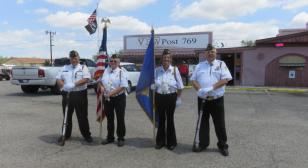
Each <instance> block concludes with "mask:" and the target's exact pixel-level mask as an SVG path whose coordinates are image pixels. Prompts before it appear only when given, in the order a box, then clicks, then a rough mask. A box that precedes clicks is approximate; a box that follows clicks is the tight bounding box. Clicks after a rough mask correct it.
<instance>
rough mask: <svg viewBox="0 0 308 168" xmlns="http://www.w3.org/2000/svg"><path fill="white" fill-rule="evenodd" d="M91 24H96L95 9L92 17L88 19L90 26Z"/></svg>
mask: <svg viewBox="0 0 308 168" xmlns="http://www.w3.org/2000/svg"><path fill="white" fill-rule="evenodd" d="M93 22H96V9H95V10H94V11H93V13H92V15H91V16H90V17H89V18H88V23H89V24H92V23H93Z"/></svg>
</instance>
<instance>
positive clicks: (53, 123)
mask: <svg viewBox="0 0 308 168" xmlns="http://www.w3.org/2000/svg"><path fill="white" fill-rule="evenodd" d="M88 97H89V120H90V129H91V132H92V135H93V137H94V142H93V143H92V144H88V143H86V142H85V141H83V138H82V137H81V135H80V132H79V128H78V124H77V120H76V116H75V114H74V120H73V133H72V137H73V138H72V139H71V140H69V141H67V142H66V145H65V146H64V147H60V146H58V145H57V144H56V141H57V138H58V136H59V135H60V129H61V122H62V112H61V106H60V102H61V97H60V96H57V95H52V94H50V93H49V92H46V91H45V92H44V91H41V92H39V93H38V94H35V95H26V94H24V93H22V91H21V89H20V87H18V86H14V85H11V84H10V83H9V81H0V167H1V168H34V167H35V168H36V167H42V168H49V167H50V168H54V167H58V168H63V167H65V168H77V167H80V168H88V167H89V168H92V167H93V168H99V167H106V168H113V167H114V168H120V167H121V168H122V167H125V168H136V167H151V168H164V167H177V168H182V167H183V168H189V167H210V168H224V167H228V168H240V167H242V168H257V167H258V168H263V167H264V168H278V167H279V168H290V167H292V168H307V166H308V94H303V93H301V94H292V93H264V92H252V91H238V92H228V93H227V94H226V96H225V108H226V125H227V133H228V143H229V146H230V148H229V152H230V156H229V157H223V156H222V155H221V154H220V153H219V152H218V150H217V147H216V142H217V140H216V136H215V132H214V130H213V125H211V144H210V146H209V149H208V150H206V151H204V152H201V153H193V152H191V147H192V141H193V135H194V128H195V120H196V117H197V116H196V113H197V107H196V96H195V93H194V91H193V90H192V89H187V90H184V92H183V105H182V106H181V107H179V108H178V109H176V113H175V126H176V131H177V138H178V144H179V145H178V146H177V148H176V149H175V150H174V151H169V150H166V149H162V150H155V149H154V142H153V129H152V126H151V123H150V122H149V120H148V119H147V117H146V115H145V114H144V112H143V111H142V110H141V108H140V107H139V105H138V104H137V101H136V99H135V94H134V93H132V94H130V95H129V96H128V97H127V108H126V129H127V136H126V144H125V146H124V147H122V148H119V147H117V146H116V144H114V145H107V146H102V145H100V144H99V143H98V140H99V139H98V130H99V129H98V124H97V122H96V121H95V117H96V116H95V115H96V114H95V109H96V97H95V94H94V92H93V90H89V93H88ZM103 135H104V137H105V136H106V120H105V121H104V122H103Z"/></svg>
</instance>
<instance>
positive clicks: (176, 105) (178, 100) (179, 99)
mask: <svg viewBox="0 0 308 168" xmlns="http://www.w3.org/2000/svg"><path fill="white" fill-rule="evenodd" d="M181 104H182V99H181V98H180V97H178V98H177V99H176V102H175V107H179V106H180V105H181Z"/></svg>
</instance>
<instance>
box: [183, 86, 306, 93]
mask: <svg viewBox="0 0 308 168" xmlns="http://www.w3.org/2000/svg"><path fill="white" fill-rule="evenodd" d="M191 88H192V86H184V89H191ZM241 91H253V92H279V93H308V89H302V88H272V87H226V92H241Z"/></svg>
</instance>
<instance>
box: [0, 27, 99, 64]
mask: <svg viewBox="0 0 308 168" xmlns="http://www.w3.org/2000/svg"><path fill="white" fill-rule="evenodd" d="M75 39H76V37H75V35H74V33H61V32H60V33H57V35H55V36H54V38H53V44H54V47H53V57H54V58H59V57H67V55H68V52H69V51H70V50H72V49H76V50H78V51H79V53H80V55H82V56H83V57H87V58H91V55H89V54H87V53H89V51H90V52H91V51H93V53H95V52H96V50H97V47H96V42H95V41H77V40H75ZM0 51H1V53H0V54H1V55H3V56H6V57H40V58H49V56H50V55H49V36H48V35H46V34H45V32H44V31H43V30H39V31H32V30H28V29H23V30H10V31H5V32H0Z"/></svg>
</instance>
